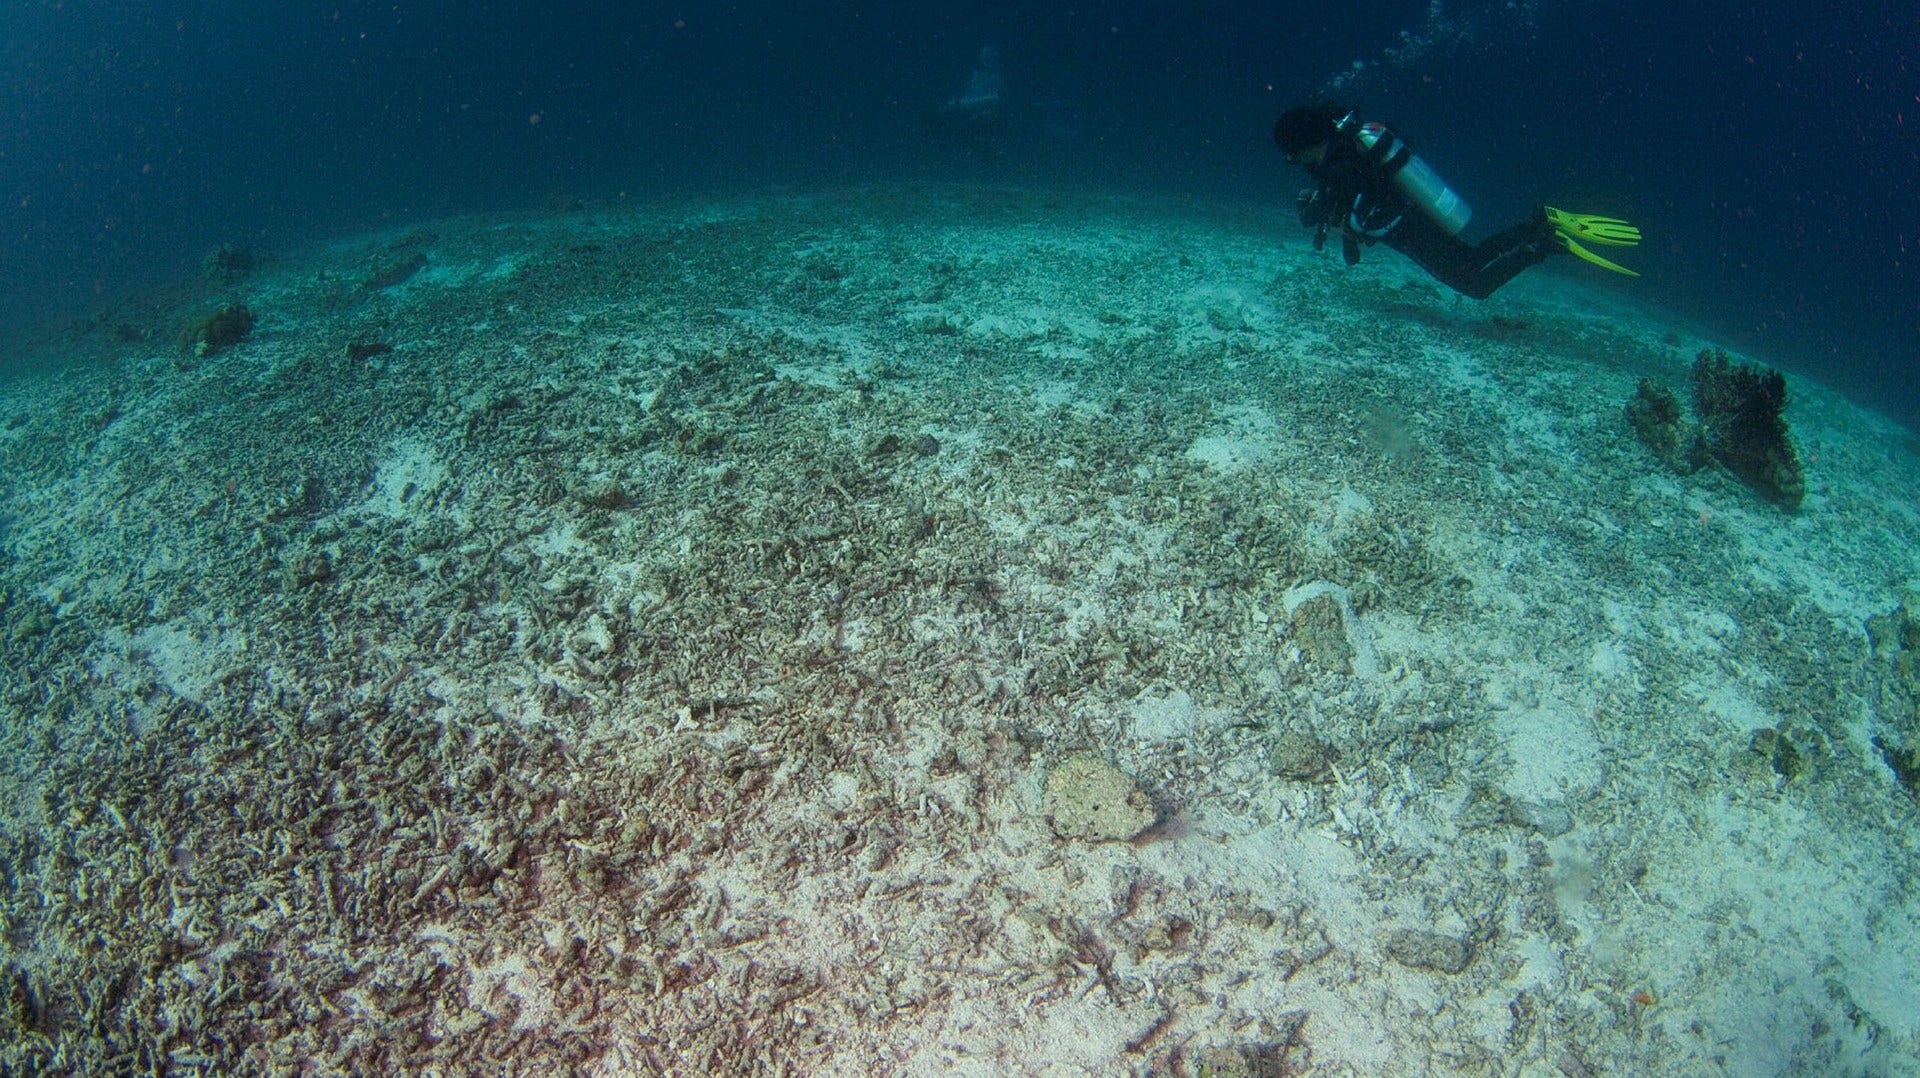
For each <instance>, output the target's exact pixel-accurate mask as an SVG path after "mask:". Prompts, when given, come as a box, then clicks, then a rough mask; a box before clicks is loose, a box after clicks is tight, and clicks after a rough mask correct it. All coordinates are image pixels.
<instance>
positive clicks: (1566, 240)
mask: <svg viewBox="0 0 1920 1078" xmlns="http://www.w3.org/2000/svg"><path fill="white" fill-rule="evenodd" d="M1556 235H1557V236H1558V237H1559V239H1560V244H1561V246H1563V247H1565V248H1566V249H1567V251H1568V252H1569V253H1571V254H1573V255H1575V256H1577V257H1579V258H1582V259H1585V260H1586V261H1588V262H1591V263H1593V264H1594V265H1596V266H1599V267H1600V268H1601V269H1604V270H1612V271H1613V272H1615V273H1624V274H1626V275H1627V276H1629V277H1638V276H1640V275H1639V274H1638V273H1636V272H1634V271H1633V270H1630V269H1628V268H1627V267H1625V266H1622V265H1620V264H1619V263H1617V262H1610V261H1608V260H1607V259H1604V258H1601V257H1600V256H1599V255H1597V254H1594V253H1593V252H1592V251H1589V250H1587V249H1586V248H1585V247H1582V246H1580V245H1579V244H1577V243H1575V242H1573V237H1572V236H1569V235H1567V234H1566V233H1565V232H1558V233H1556ZM1595 242H1596V243H1600V242H1605V241H1603V240H1596V241H1595ZM1620 246H1625V245H1624V244H1622V245H1620Z"/></svg>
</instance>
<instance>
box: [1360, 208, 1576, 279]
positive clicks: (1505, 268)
mask: <svg viewBox="0 0 1920 1078" xmlns="http://www.w3.org/2000/svg"><path fill="white" fill-rule="evenodd" d="M1386 242H1387V243H1388V244H1389V245H1390V246H1392V247H1393V249H1394V250H1396V251H1399V252H1400V253H1401V254H1404V255H1406V256H1407V257H1408V258H1411V259H1413V260H1414V261H1415V262H1417V263H1419V264H1420V268H1422V269H1424V270H1426V271H1427V272H1428V273H1431V274H1433V276H1434V279H1435V280H1437V281H1439V282H1440V283H1442V284H1444V285H1446V286H1447V287H1448V288H1451V289H1453V290H1454V291H1455V292H1458V293H1460V294H1461V295H1463V296H1466V297H1468V298H1470V299H1486V298H1487V297H1488V296H1491V295H1493V293H1494V291H1495V290H1497V289H1498V288H1499V287H1500V286H1501V285H1503V284H1506V283H1507V282H1508V281H1511V280H1513V278H1514V277H1515V276H1516V275H1518V274H1519V272H1520V271H1521V270H1524V269H1526V268H1527V267H1528V266H1534V265H1538V264H1539V263H1540V262H1541V260H1543V259H1545V258H1546V257H1547V255H1549V254H1551V253H1552V252H1553V251H1554V249H1555V247H1554V244H1553V241H1552V230H1550V229H1548V228H1547V227H1546V225H1545V222H1544V219H1542V220H1532V219H1529V220H1526V221H1522V222H1520V223H1519V224H1517V225H1514V226H1513V227H1512V228H1509V229H1506V230H1504V231H1502V232H1497V233H1495V234H1493V235H1492V236H1489V237H1487V238H1486V239H1484V240H1481V241H1480V242H1479V243H1477V244H1472V243H1467V242H1465V241H1464V240H1461V239H1460V238H1459V237H1457V236H1453V235H1450V234H1449V233H1447V232H1446V231H1445V230H1444V229H1442V228H1441V227H1440V226H1439V225H1436V224H1434V223H1433V222H1432V221H1429V220H1427V219H1426V218H1425V217H1422V216H1419V215H1415V214H1409V215H1408V217H1407V219H1406V220H1405V221H1403V222H1401V224H1400V226H1399V227H1398V228H1395V229H1394V230H1393V231H1392V232H1390V233H1388V234H1387V237H1386Z"/></svg>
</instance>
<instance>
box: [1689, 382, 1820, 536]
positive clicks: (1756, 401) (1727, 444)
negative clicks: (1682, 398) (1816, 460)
mask: <svg viewBox="0 0 1920 1078" xmlns="http://www.w3.org/2000/svg"><path fill="white" fill-rule="evenodd" d="M1786 407H1787V380H1786V377H1785V376H1784V375H1782V374H1781V373H1780V372H1779V371H1773V370H1767V369H1766V368H1764V367H1758V366H1754V365H1752V364H1747V363H1734V362H1732V361H1730V360H1729V359H1728V358H1727V354H1726V353H1725V352H1724V351H1721V350H1720V349H1718V348H1716V349H1713V350H1711V351H1707V350H1704V349H1703V350H1702V351H1701V352H1700V355H1699V358H1697V359H1695V360H1694V362H1693V411H1694V414H1695V415H1697V416H1699V417H1700V433H1701V436H1702V437H1703V438H1704V439H1705V441H1706V446H1707V452H1708V453H1709V454H1711V455H1712V457H1713V459H1714V460H1716V461H1719V462H1720V464H1721V465H1723V466H1724V467H1725V468H1726V469H1727V470H1728V471H1730V472H1732V473H1733V475H1734V477H1735V478H1737V479H1739V480H1740V481H1741V482H1742V483H1745V484H1746V485H1747V486H1749V487H1752V488H1753V489H1754V490H1755V491H1757V492H1759V494H1760V495H1761V496H1762V497H1764V498H1766V499H1767V500H1768V501H1771V502H1773V503H1775V504H1776V505H1779V506H1780V507H1782V508H1784V509H1793V508H1795V507H1797V506H1798V505H1799V504H1800V499H1801V498H1802V497H1804V496H1805V495H1806V492H1807V483H1806V477H1805V476H1804V475H1803V474H1802V473H1801V471H1800V457H1799V454H1797V453H1795V452H1794V449H1793V441H1792V439H1791V437H1789V435H1788V433H1787V421H1786V420H1785V419H1784V418H1782V416H1781V413H1782V412H1784V411H1785V410H1786Z"/></svg>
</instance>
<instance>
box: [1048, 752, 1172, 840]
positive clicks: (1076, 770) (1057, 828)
mask: <svg viewBox="0 0 1920 1078" xmlns="http://www.w3.org/2000/svg"><path fill="white" fill-rule="evenodd" d="M1044 809H1045V812H1046V816H1047V822H1048V823H1050V824H1052V825H1053V831H1054V833H1055V834H1057V835H1059V836H1060V837H1061V838H1078V839H1085V840H1086V841H1088V842H1120V841H1124V840H1126V839H1130V838H1132V837H1134V836H1135V835H1138V834H1139V833H1140V832H1142V831H1145V830H1146V829H1147V828H1149V827H1152V826H1153V822H1154V819H1155V814H1154V809H1153V802H1152V801H1151V800H1149V799H1148V798H1147V795H1146V794H1144V793H1141V792H1140V787H1139V786H1138V785H1137V784H1136V783H1135V782H1134V781H1133V779H1132V778H1131V777H1129V776H1128V775H1127V774H1126V773H1125V772H1122V771H1121V770H1120V769H1119V768H1117V767H1114V766H1113V765H1112V764H1110V763H1108V762H1107V761H1106V760H1104V759H1102V758H1101V757H1100V756H1099V755H1098V754H1096V753H1091V752H1076V753H1074V754H1073V755H1071V756H1068V757H1067V758H1066V759H1064V760H1061V761H1060V762H1059V763H1058V764H1056V765H1054V768H1053V770H1052V771H1050V772H1048V773H1047V788H1046V797H1045V800H1044Z"/></svg>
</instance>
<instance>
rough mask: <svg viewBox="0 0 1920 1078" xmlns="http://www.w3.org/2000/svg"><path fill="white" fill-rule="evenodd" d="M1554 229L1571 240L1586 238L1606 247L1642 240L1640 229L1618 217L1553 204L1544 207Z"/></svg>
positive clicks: (1630, 245)
mask: <svg viewBox="0 0 1920 1078" xmlns="http://www.w3.org/2000/svg"><path fill="white" fill-rule="evenodd" d="M1542 208H1543V209H1544V210H1545V211H1546V214H1547V222H1548V223H1549V224H1551V225H1553V230H1554V231H1555V232H1558V233H1560V234H1561V235H1562V236H1564V237H1566V238H1567V239H1569V240H1584V241H1586V242H1587V243H1597V244H1600V245H1602V246H1605V247H1633V246H1635V245H1637V244H1638V243H1639V242H1640V230H1639V229H1638V228H1635V227H1634V226H1633V225H1630V224H1628V223H1627V222H1625V221H1622V220H1621V219H1620V218H1618V217H1604V216H1602V215H1600V214H1597V213H1568V212H1567V211H1565V210H1557V209H1554V208H1553V207H1552V206H1546V207H1542Z"/></svg>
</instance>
